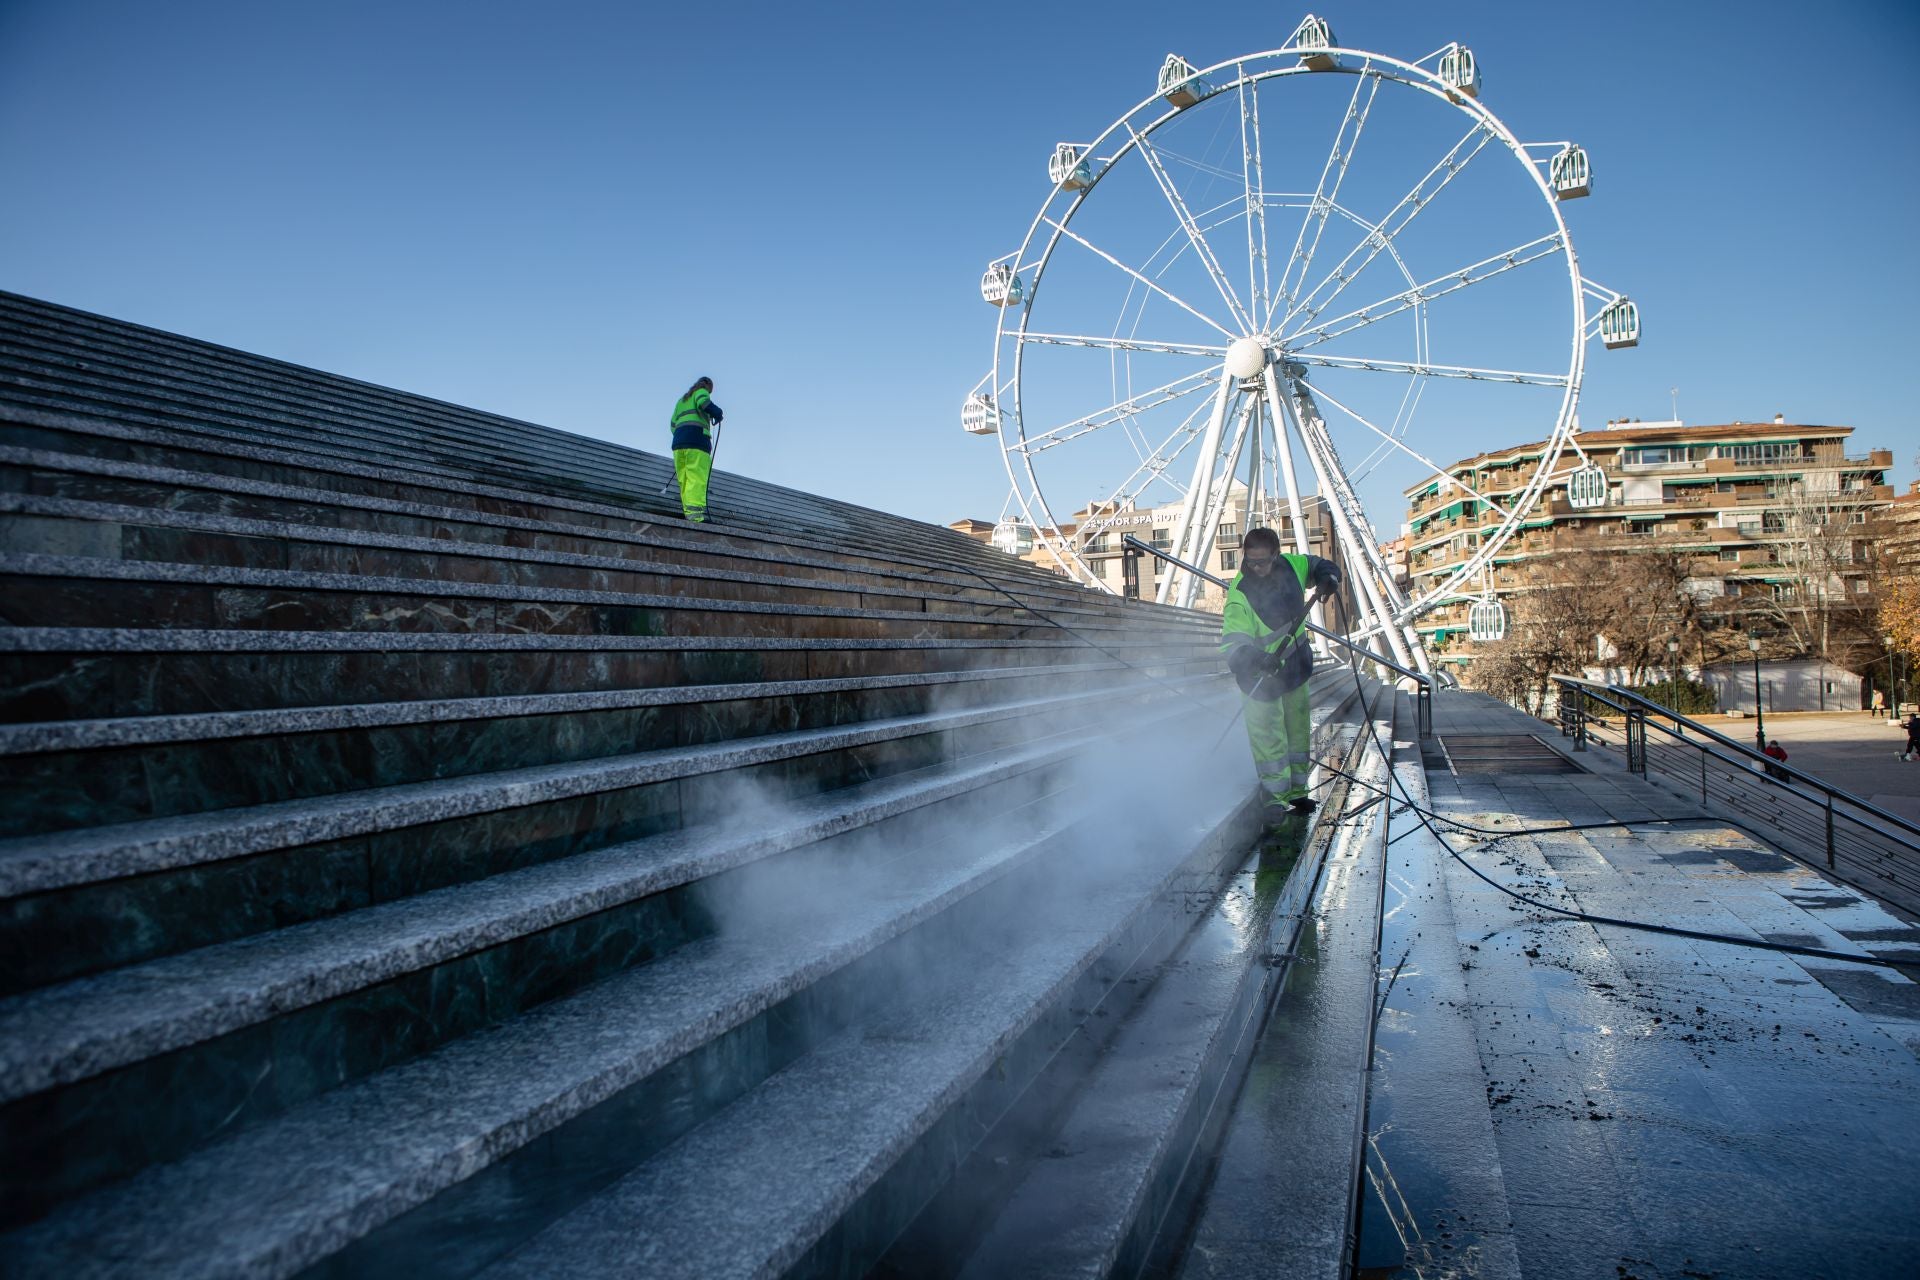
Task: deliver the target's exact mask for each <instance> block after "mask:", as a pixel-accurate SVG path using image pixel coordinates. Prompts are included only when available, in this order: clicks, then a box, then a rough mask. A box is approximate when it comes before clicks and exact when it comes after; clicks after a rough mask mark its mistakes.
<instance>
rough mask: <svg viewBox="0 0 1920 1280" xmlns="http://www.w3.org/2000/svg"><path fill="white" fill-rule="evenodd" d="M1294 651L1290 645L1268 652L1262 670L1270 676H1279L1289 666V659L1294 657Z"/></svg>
mask: <svg viewBox="0 0 1920 1280" xmlns="http://www.w3.org/2000/svg"><path fill="white" fill-rule="evenodd" d="M1292 651H1293V646H1292V645H1290V644H1283V645H1281V646H1280V647H1279V648H1278V649H1274V650H1270V651H1268V652H1267V653H1266V655H1265V660H1264V661H1263V662H1262V664H1261V669H1262V670H1264V671H1265V672H1266V673H1267V674H1268V675H1270V676H1277V675H1279V674H1280V672H1281V670H1282V669H1283V668H1285V666H1286V665H1287V659H1288V658H1289V657H1290V656H1292Z"/></svg>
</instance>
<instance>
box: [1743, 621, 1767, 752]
mask: <svg viewBox="0 0 1920 1280" xmlns="http://www.w3.org/2000/svg"><path fill="white" fill-rule="evenodd" d="M1747 648H1749V649H1751V650H1752V651H1753V740H1754V742H1756V743H1758V744H1759V747H1760V750H1761V751H1763V752H1764V751H1765V750H1766V749H1767V713H1766V709H1765V708H1764V707H1762V706H1761V705H1760V637H1759V636H1758V635H1757V634H1756V633H1754V632H1752V631H1749V632H1747Z"/></svg>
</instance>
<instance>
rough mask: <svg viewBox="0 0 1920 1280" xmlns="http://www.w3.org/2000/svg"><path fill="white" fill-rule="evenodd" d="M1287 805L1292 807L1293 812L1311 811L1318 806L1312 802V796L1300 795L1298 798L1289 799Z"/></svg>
mask: <svg viewBox="0 0 1920 1280" xmlns="http://www.w3.org/2000/svg"><path fill="white" fill-rule="evenodd" d="M1287 807H1288V808H1290V809H1292V810H1293V811H1294V812H1295V813H1312V812H1313V811H1314V810H1315V809H1318V808H1319V807H1320V806H1319V805H1318V804H1317V803H1315V802H1314V799H1313V797H1312V796H1301V797H1300V798H1299V799H1298V800H1289V801H1288V802H1287Z"/></svg>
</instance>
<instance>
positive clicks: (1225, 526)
mask: <svg viewBox="0 0 1920 1280" xmlns="http://www.w3.org/2000/svg"><path fill="white" fill-rule="evenodd" d="M1220 542H1221V544H1222V545H1223V546H1229V547H1234V546H1238V545H1240V526H1239V525H1237V524H1235V523H1233V522H1232V521H1230V520H1224V521H1222V522H1221V524H1220Z"/></svg>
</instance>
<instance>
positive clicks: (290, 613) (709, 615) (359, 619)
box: [0, 565, 1218, 643]
mask: <svg viewBox="0 0 1920 1280" xmlns="http://www.w3.org/2000/svg"><path fill="white" fill-rule="evenodd" d="M157 567H159V566H157V565H156V568H157ZM804 594H805V593H801V592H793V593H790V594H789V595H788V596H787V598H786V599H784V600H782V601H778V602H776V603H779V604H781V605H783V606H786V607H787V610H786V611H780V612H772V611H764V610H762V609H761V608H758V607H756V606H757V605H764V604H766V603H769V602H766V601H752V600H746V601H737V602H727V601H720V602H718V603H732V604H735V605H736V607H733V608H726V609H715V608H711V607H708V606H710V605H711V604H713V603H716V602H715V601H713V600H711V599H710V598H709V599H688V600H686V602H685V603H684V604H682V603H680V602H678V601H675V602H673V603H651V602H649V603H640V604H628V603H623V602H619V601H601V600H564V599H562V600H553V599H540V598H537V597H536V598H515V592H514V589H512V588H506V587H496V586H485V587H484V588H483V589H482V590H479V591H476V592H474V593H472V594H468V593H465V592H461V593H454V592H448V593H447V594H444V595H436V594H434V593H433V592H432V591H431V590H430V589H428V588H427V587H425V586H414V585H408V586H407V587H405V588H395V587H393V586H390V585H386V584H382V583H380V582H379V581H377V580H374V581H370V582H368V583H367V584H366V585H364V586H360V585H352V584H341V585H339V586H334V585H331V584H329V585H327V586H305V585H278V584H273V583H265V584H258V583H247V582H241V583H232V584H229V583H223V582H207V581H195V580H188V581H171V580H168V579H167V578H165V577H157V578H155V579H143V578H123V577H117V576H101V577H97V578H96V577H92V576H90V575H75V576H68V575H66V574H60V575H57V576H55V575H41V574H30V573H22V574H14V575H8V576H5V577H0V625H4V626H34V627H125V626H129V625H135V626H142V627H195V628H201V629H215V630H224V629H232V630H267V631H360V632H367V631H382V632H384V631H398V632H420V631H427V632H486V633H492V632H506V633H518V632H535V633H544V634H556V635H616V636H783V637H793V638H798V639H818V640H836V639H844V640H902V639H904V640H923V639H933V638H945V639H953V640H1009V639H1011V640H1020V639H1027V638H1031V637H1038V638H1044V639H1057V638H1061V637H1062V636H1063V634H1064V633H1063V632H1062V631H1061V630H1060V629H1059V628H1058V627H1055V626H1051V625H1049V624H1048V623H1047V622H1045V621H1043V620H1042V619H1040V618H1037V617H1035V616H1033V615H1032V614H1031V613H1028V612H1026V611H1025V610H1023V609H1015V608H1014V607H1012V606H1011V605H1008V606H1006V607H1005V608H1003V609H1001V610H1000V611H999V613H998V614H997V615H995V614H993V613H992V611H991V610H988V611H986V613H985V615H983V614H979V613H965V614H951V613H943V612H933V613H913V614H911V615H910V616H904V617H875V616H871V615H862V614H860V613H857V612H851V611H847V612H839V613H827V612H820V613H813V612H803V611H800V610H809V609H820V610H823V611H824V610H827V609H832V608H834V607H835V606H833V605H823V604H817V603H814V602H811V601H805V600H802V599H799V598H797V597H799V596H801V595H804ZM836 594H838V593H836ZM895 603H897V602H895ZM895 612H904V611H895ZM1214 625H1215V626H1217V625H1218V624H1217V623H1216V624H1214ZM1073 630H1074V631H1075V632H1077V633H1079V634H1081V635H1083V636H1086V637H1088V638H1090V639H1091V640H1092V641H1093V642H1094V643H1101V642H1102V641H1103V640H1104V639H1105V638H1112V637H1118V636H1122V635H1137V634H1140V632H1139V630H1137V629H1135V628H1123V627H1122V626H1120V625H1119V624H1118V623H1116V622H1100V623H1085V624H1082V625H1079V626H1075V627H1074V628H1073ZM1193 634H1194V635H1195V636H1196V639H1198V638H1202V637H1204V636H1205V635H1206V634H1207V633H1206V632H1204V631H1201V630H1199V629H1198V628H1196V629H1194V632H1193Z"/></svg>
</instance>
